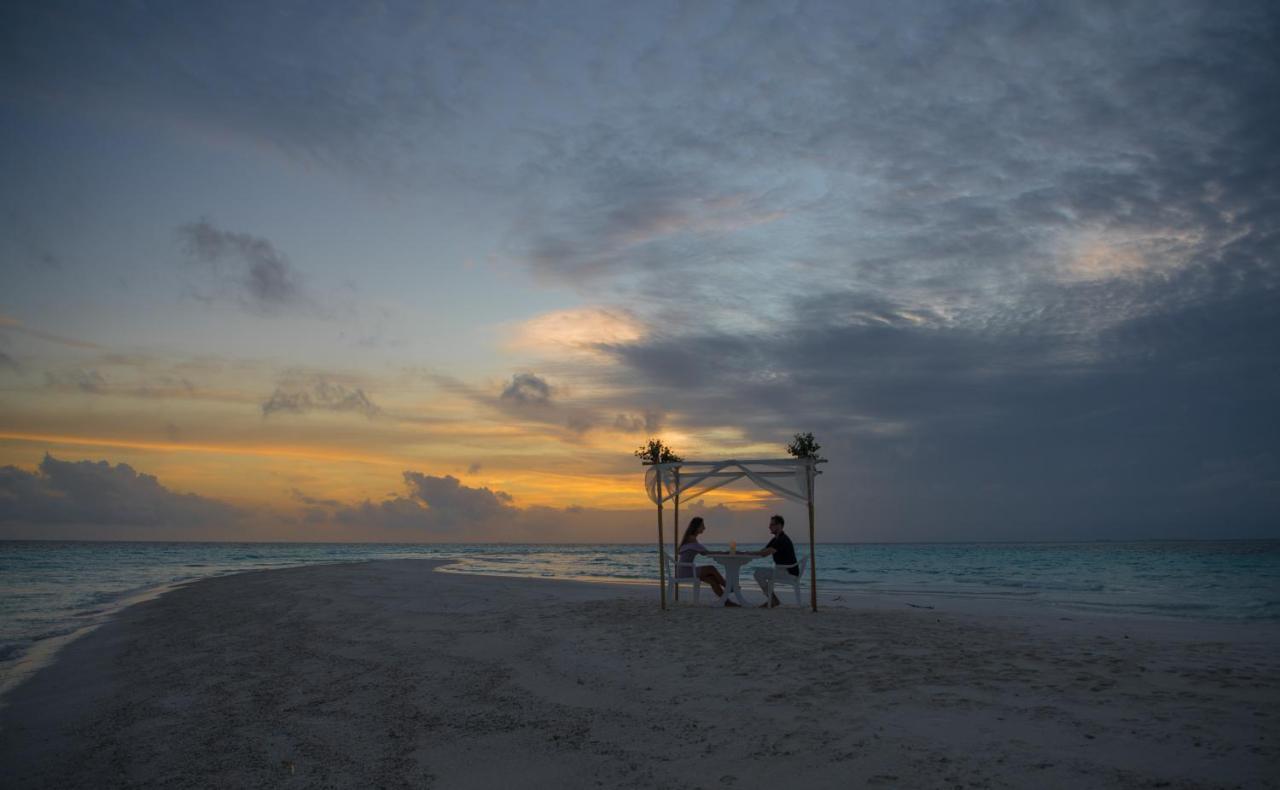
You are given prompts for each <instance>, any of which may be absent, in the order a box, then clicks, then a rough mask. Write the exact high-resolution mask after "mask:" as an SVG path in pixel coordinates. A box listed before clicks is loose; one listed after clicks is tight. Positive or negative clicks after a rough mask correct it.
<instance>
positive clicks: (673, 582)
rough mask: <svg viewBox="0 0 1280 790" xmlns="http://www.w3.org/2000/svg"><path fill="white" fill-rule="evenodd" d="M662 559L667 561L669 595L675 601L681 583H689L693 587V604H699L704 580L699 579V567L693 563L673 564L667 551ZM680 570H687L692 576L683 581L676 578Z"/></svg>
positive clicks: (663, 553)
mask: <svg viewBox="0 0 1280 790" xmlns="http://www.w3.org/2000/svg"><path fill="white" fill-rule="evenodd" d="M662 558H663V559H664V560H666V561H667V595H669V596H670V597H671V598H672V600H674V599H675V596H676V589H677V587H678V585H679V584H680V582H689V584H690V586H691V587H693V602H694V603H697V602H698V594H699V593H700V592H702V579H699V578H698V566H696V565H694V564H693V563H692V562H672V561H671V555H669V554H667V553H666V552H665V551H664V552H662ZM680 568H687V569H688V570H689V573H690V574H691V575H689V576H686V577H684V578H683V579H680V578H676V570H677V569H680Z"/></svg>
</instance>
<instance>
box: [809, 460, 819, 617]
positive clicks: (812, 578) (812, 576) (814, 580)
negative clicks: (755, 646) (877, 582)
mask: <svg viewBox="0 0 1280 790" xmlns="http://www.w3.org/2000/svg"><path fill="white" fill-rule="evenodd" d="M813 473H814V468H813V464H809V472H808V474H809V606H811V607H812V608H813V611H815V612H816V611H818V565H817V562H816V560H815V558H816V557H817V554H816V552H815V551H814V541H813Z"/></svg>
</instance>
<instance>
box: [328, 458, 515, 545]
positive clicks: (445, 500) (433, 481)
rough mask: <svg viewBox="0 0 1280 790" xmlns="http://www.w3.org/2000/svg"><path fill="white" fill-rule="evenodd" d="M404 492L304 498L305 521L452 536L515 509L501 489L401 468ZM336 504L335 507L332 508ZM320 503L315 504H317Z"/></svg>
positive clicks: (494, 521) (492, 523)
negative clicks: (346, 501) (354, 498)
mask: <svg viewBox="0 0 1280 790" xmlns="http://www.w3.org/2000/svg"><path fill="white" fill-rule="evenodd" d="M404 484H405V487H406V488H407V489H408V492H407V494H405V495H400V496H389V497H387V498H385V499H383V500H381V501H379V502H374V501H372V500H365V501H364V502H361V503H360V504H358V505H351V506H341V505H336V503H333V502H323V501H319V500H307V504H308V505H312V506H313V510H312V511H311V513H310V514H309V518H310V520H325V519H327V520H331V521H333V522H335V523H338V524H341V525H343V526H345V527H352V528H364V529H370V530H383V529H391V530H405V531H413V532H420V533H423V534H424V535H434V534H454V533H458V532H461V531H463V530H475V529H484V530H488V529H490V528H492V527H494V526H495V525H496V526H498V527H499V528H500V527H501V524H497V522H499V521H500V520H502V519H504V518H510V517H512V516H513V515H514V514H515V513H516V509H515V507H514V505H513V499H512V497H511V495H510V494H507V493H506V492H503V491H493V490H491V489H489V488H486V487H479V488H473V487H471V486H466V485H463V484H462V483H461V482H459V480H458V479H457V478H456V477H453V476H452V475H445V476H443V477H437V476H434V475H427V474H423V473H421V472H414V471H406V472H405V473H404ZM335 505H336V506H335ZM316 506H319V507H316Z"/></svg>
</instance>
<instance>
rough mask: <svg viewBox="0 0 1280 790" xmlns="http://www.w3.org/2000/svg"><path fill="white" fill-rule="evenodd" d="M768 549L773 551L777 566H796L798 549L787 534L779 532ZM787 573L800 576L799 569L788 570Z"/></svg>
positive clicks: (770, 542) (767, 546)
mask: <svg viewBox="0 0 1280 790" xmlns="http://www.w3.org/2000/svg"><path fill="white" fill-rule="evenodd" d="M765 548H766V549H773V562H774V564H775V565H795V564H796V547H795V544H793V543H792V542H791V538H788V537H787V533H785V532H779V533H778V534H777V535H774V536H773V540H771V541H769V543H768V545H766V546H765ZM787 572H788V573H790V574H791V575H792V576H799V575H800V573H799V569H798V568H788V569H787Z"/></svg>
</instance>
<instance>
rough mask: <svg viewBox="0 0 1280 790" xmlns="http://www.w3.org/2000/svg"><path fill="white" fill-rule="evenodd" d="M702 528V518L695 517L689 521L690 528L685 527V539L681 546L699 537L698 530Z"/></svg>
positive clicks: (682, 539)
mask: <svg viewBox="0 0 1280 790" xmlns="http://www.w3.org/2000/svg"><path fill="white" fill-rule="evenodd" d="M701 528H702V516H694V517H693V518H691V519H689V526H687V527H685V529H684V537H683V538H681V539H680V545H681V546H683V545H684V544H686V543H688V542H689V541H691V540H693V539H695V538H696V537H698V530H699V529H701Z"/></svg>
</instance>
